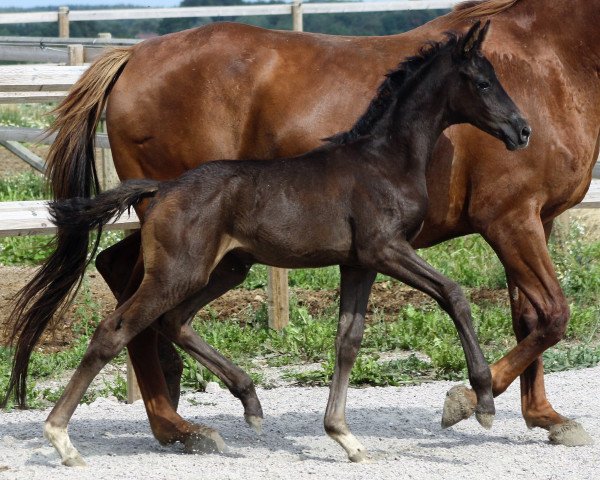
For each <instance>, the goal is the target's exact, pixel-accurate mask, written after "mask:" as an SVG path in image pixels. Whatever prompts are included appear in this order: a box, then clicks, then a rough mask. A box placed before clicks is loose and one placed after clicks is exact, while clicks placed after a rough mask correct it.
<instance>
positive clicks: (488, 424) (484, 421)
mask: <svg viewBox="0 0 600 480" xmlns="http://www.w3.org/2000/svg"><path fill="white" fill-rule="evenodd" d="M475 418H476V419H477V421H478V422H479V425H481V426H482V427H483V428H485V429H486V430H490V429H491V428H492V425H493V424H494V415H493V414H492V413H479V412H475Z"/></svg>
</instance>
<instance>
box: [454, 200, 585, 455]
mask: <svg viewBox="0 0 600 480" xmlns="http://www.w3.org/2000/svg"><path fill="white" fill-rule="evenodd" d="M522 213H523V212H519V214H517V213H515V214H514V215H513V214H511V213H508V214H507V215H506V216H505V217H503V218H500V219H497V220H496V221H495V222H494V223H493V224H492V225H490V226H489V228H488V229H487V230H486V232H485V237H486V239H487V241H488V242H489V243H490V245H492V247H493V248H494V250H495V251H496V253H497V254H498V256H499V258H500V260H501V261H502V263H503V265H504V268H505V269H506V272H507V278H508V285H509V294H510V300H511V309H512V316H513V328H514V330H515V334H516V337H517V341H518V342H519V343H518V344H517V346H516V347H515V348H514V349H513V350H511V351H510V352H509V353H508V354H507V355H506V356H505V357H503V358H501V359H500V360H498V361H497V362H496V363H495V364H493V365H492V367H491V370H492V378H493V390H494V396H496V395H500V394H501V393H503V392H504V391H505V390H506V389H507V388H508V385H510V383H512V381H514V380H515V379H516V377H517V376H521V408H522V412H523V416H524V417H525V421H526V423H527V426H528V427H530V428H531V427H541V428H545V429H547V430H549V431H550V433H549V436H550V439H551V440H552V441H553V442H556V443H561V444H565V445H588V444H590V443H591V441H592V439H591V438H590V436H589V435H588V434H587V432H585V430H584V429H583V427H582V426H581V425H580V424H579V423H577V422H575V421H573V420H570V419H568V418H567V417H564V416H563V415H560V414H559V413H558V412H556V411H555V410H554V408H553V407H552V405H551V404H550V402H548V399H547V398H546V392H545V387H544V366H543V362H542V358H541V354H542V353H543V352H544V350H546V349H547V348H549V347H551V346H552V345H554V344H556V343H557V342H558V341H559V340H560V339H561V338H562V337H563V335H564V333H565V331H566V328H567V324H568V321H569V307H568V304H567V300H566V298H565V296H564V294H563V292H562V289H561V288H560V285H559V283H558V279H557V278H556V273H555V272H554V267H553V265H552V260H551V259H550V255H549V253H548V248H547V239H548V235H549V234H550V227H551V226H550V225H548V226H547V228H544V227H543V225H542V223H541V220H540V218H539V215H538V214H537V213H536V212H531V215H530V217H529V219H526V220H523V215H522ZM465 394H466V397H468V396H469V393H468V392H465ZM470 398H471V403H472V395H471V397H470ZM459 420H461V419H460V418H456V421H459Z"/></svg>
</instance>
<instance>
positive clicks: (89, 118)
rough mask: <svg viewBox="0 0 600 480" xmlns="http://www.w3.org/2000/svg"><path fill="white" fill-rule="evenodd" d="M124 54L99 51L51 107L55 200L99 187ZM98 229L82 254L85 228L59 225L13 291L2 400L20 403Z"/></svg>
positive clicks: (86, 238) (50, 157)
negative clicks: (103, 130)
mask: <svg viewBox="0 0 600 480" xmlns="http://www.w3.org/2000/svg"><path fill="white" fill-rule="evenodd" d="M130 56H131V49H130V48H116V49H113V50H110V51H108V52H107V53H105V54H104V55H102V56H101V57H100V58H98V60H96V61H95V62H94V64H92V65H91V66H90V67H89V68H88V69H87V70H86V71H85V73H84V74H83V75H82V76H81V78H80V79H79V80H78V81H77V83H75V85H74V86H73V88H72V89H71V91H70V92H69V95H68V96H67V97H66V98H65V100H64V101H63V102H62V103H61V104H60V105H59V106H58V107H57V108H56V110H54V114H55V115H56V120H55V121H54V123H53V124H52V126H51V127H50V128H49V133H53V132H56V140H55V141H54V143H53V144H52V146H51V147H50V151H49V153H48V157H47V166H48V170H47V176H48V179H49V182H50V184H51V186H52V191H53V194H54V198H55V199H64V198H69V197H90V196H91V195H92V194H93V193H95V192H97V191H99V187H98V175H97V173H96V168H95V165H94V136H95V132H96V126H97V125H98V122H99V120H100V115H101V114H102V110H103V109H104V106H105V104H106V99H107V98H108V95H109V93H110V91H111V89H112V86H113V85H114V83H115V82H116V80H117V79H118V77H119V75H120V74H121V72H122V70H123V68H124V67H125V65H126V64H127V61H128V60H129V58H130ZM100 233H101V232H100V229H98V233H97V235H96V238H95V240H94V243H93V247H92V252H91V254H89V255H88V247H89V243H90V236H89V234H88V231H87V230H85V231H84V230H81V231H78V230H74V229H65V228H63V227H59V229H58V233H57V235H56V238H55V239H54V245H55V250H54V252H53V253H52V254H51V255H50V257H49V258H48V259H47V260H46V261H45V262H44V264H43V265H42V267H41V268H40V269H39V270H38V272H37V273H36V274H35V276H34V278H33V279H32V280H31V281H30V282H29V283H28V284H27V285H25V286H24V287H23V288H22V289H21V290H20V291H19V292H18V293H17V295H16V296H15V300H14V307H13V310H12V312H11V315H10V317H9V325H10V326H11V329H12V331H11V337H10V342H11V344H13V345H14V346H15V354H14V357H13V365H12V372H11V378H10V381H9V384H8V390H7V393H6V397H5V399H4V402H3V404H6V402H7V400H8V399H9V398H10V396H11V393H12V391H13V390H14V391H15V396H16V399H17V403H18V404H19V405H21V406H24V405H25V400H26V379H27V368H28V363H29V358H30V357H31V352H32V351H33V349H34V348H35V346H36V344H37V342H38V340H39V338H40V336H41V335H42V333H43V332H44V331H45V330H46V328H47V327H48V325H49V324H50V322H51V320H52V318H53V317H54V316H55V314H56V313H57V312H59V313H62V312H63V311H64V309H66V308H67V307H68V305H69V304H70V302H71V300H72V299H73V297H74V296H75V293H76V292H77V289H78V288H79V286H80V285H81V280H82V278H83V274H84V272H85V268H86V266H87V265H88V263H89V262H90V260H91V259H92V258H93V255H94V253H95V251H96V249H97V247H98V242H99V240H100Z"/></svg>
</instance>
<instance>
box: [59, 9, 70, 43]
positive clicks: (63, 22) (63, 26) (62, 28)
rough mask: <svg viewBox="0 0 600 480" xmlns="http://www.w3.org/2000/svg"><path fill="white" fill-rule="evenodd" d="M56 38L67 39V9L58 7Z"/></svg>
mask: <svg viewBox="0 0 600 480" xmlns="http://www.w3.org/2000/svg"><path fill="white" fill-rule="evenodd" d="M58 36H59V37H61V38H69V7H58Z"/></svg>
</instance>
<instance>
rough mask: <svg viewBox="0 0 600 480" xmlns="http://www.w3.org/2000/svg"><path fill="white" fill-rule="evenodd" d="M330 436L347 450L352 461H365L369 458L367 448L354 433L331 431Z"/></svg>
mask: <svg viewBox="0 0 600 480" xmlns="http://www.w3.org/2000/svg"><path fill="white" fill-rule="evenodd" d="M329 436H330V437H331V438H333V439H334V440H335V441H336V442H337V443H339V444H340V445H341V446H342V448H343V449H344V450H346V454H347V455H348V459H349V460H350V461H351V462H354V463H363V462H367V461H368V460H369V459H368V452H367V449H366V448H365V447H363V446H362V443H360V442H359V441H358V439H357V438H356V437H355V436H354V435H352V433H350V432H347V433H330V434H329Z"/></svg>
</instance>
